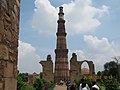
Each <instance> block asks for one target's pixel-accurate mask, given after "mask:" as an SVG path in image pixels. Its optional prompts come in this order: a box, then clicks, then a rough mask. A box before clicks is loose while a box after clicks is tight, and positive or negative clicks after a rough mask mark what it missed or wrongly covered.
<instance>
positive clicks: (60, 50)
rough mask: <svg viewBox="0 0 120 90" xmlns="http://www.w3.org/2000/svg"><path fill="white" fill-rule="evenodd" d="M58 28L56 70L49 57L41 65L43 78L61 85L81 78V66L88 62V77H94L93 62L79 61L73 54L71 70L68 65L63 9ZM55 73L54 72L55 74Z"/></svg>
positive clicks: (61, 9)
mask: <svg viewBox="0 0 120 90" xmlns="http://www.w3.org/2000/svg"><path fill="white" fill-rule="evenodd" d="M58 16H59V18H58V21H57V23H58V28H57V33H56V36H57V42H56V49H55V68H54V70H53V61H52V59H51V55H48V56H47V61H45V60H42V61H40V64H41V65H42V67H43V72H42V76H43V78H44V79H46V80H53V81H54V82H55V83H59V82H60V80H71V81H73V80H74V79H77V78H80V76H82V71H81V65H82V63H83V62H87V63H88V66H89V73H88V75H93V74H94V73H95V72H94V71H95V70H94V64H93V62H92V61H87V60H83V61H77V55H76V54H75V53H73V54H72V58H71V59H70V69H69V63H68V49H67V43H66V35H67V33H66V31H65V20H64V13H63V7H60V8H59V13H58ZM53 71H54V72H53Z"/></svg>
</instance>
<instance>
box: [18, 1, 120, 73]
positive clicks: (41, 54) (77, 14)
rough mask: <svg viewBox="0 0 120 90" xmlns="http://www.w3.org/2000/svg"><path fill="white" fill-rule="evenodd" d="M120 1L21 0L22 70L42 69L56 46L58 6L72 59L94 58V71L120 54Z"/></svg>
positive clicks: (20, 47)
mask: <svg viewBox="0 0 120 90" xmlns="http://www.w3.org/2000/svg"><path fill="white" fill-rule="evenodd" d="M119 3H120V0H21V13H20V34H19V61H18V69H19V70H20V72H28V73H33V72H37V73H39V72H41V71H42V67H41V65H40V64H39V62H40V61H41V60H46V57H47V55H48V54H51V56H52V60H53V62H54V61H55V60H54V57H55V53H54V49H55V48H56V31H57V19H58V8H59V7H60V6H63V7H64V13H65V14H64V15H65V20H66V23H65V25H66V32H67V47H68V49H69V54H68V55H69V60H70V58H71V56H72V55H71V54H72V53H73V52H75V53H76V54H77V56H78V61H82V60H84V59H87V60H90V61H91V60H92V61H93V62H94V64H95V71H99V70H103V65H104V64H105V63H106V62H109V61H111V60H112V59H111V57H114V56H120V50H119V49H120V41H119V39H120V35H119V34H120V18H119V17H120V5H119Z"/></svg>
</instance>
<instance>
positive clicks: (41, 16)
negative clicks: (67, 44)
mask: <svg viewBox="0 0 120 90" xmlns="http://www.w3.org/2000/svg"><path fill="white" fill-rule="evenodd" d="M35 6H36V9H35V12H34V16H33V28H35V29H36V30H39V31H40V32H47V33H55V32H56V26H57V23H56V21H57V17H58V14H57V13H58V7H57V8H55V7H54V6H52V5H51V3H50V2H49V0H36V1H35ZM62 6H63V7H64V13H65V20H66V22H67V23H66V28H67V31H68V32H69V33H71V34H73V32H74V33H80V32H86V31H91V30H94V29H95V28H96V27H98V26H99V25H100V24H101V23H100V21H99V20H98V18H97V15H98V17H99V16H100V17H102V16H103V15H105V14H106V13H108V12H109V11H108V9H109V8H108V7H107V6H105V5H103V6H102V7H100V8H96V7H94V6H92V0H75V1H71V3H68V4H63V5H62Z"/></svg>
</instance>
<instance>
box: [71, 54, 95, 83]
mask: <svg viewBox="0 0 120 90" xmlns="http://www.w3.org/2000/svg"><path fill="white" fill-rule="evenodd" d="M83 62H87V64H88V66H89V75H94V74H95V70H94V64H93V62H92V61H88V60H83V61H77V55H76V54H75V53H73V54H72V58H71V59H70V79H71V81H73V80H75V79H79V78H80V77H81V76H82V74H81V65H82V63H83Z"/></svg>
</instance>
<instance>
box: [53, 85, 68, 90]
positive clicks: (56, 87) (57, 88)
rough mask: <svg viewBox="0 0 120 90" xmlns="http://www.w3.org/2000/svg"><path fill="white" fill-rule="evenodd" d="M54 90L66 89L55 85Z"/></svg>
mask: <svg viewBox="0 0 120 90" xmlns="http://www.w3.org/2000/svg"><path fill="white" fill-rule="evenodd" d="M54 90H67V87H66V86H64V85H63V86H60V85H56V86H55V88H54Z"/></svg>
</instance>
